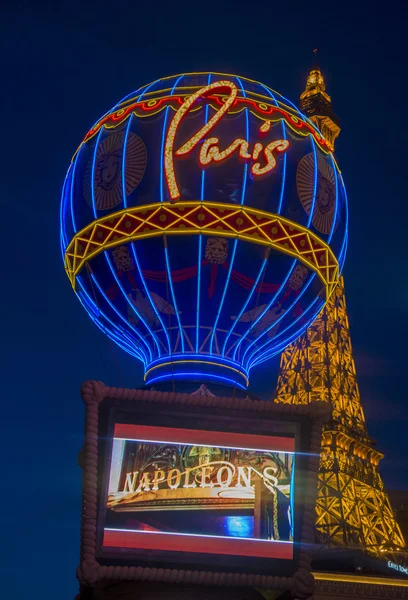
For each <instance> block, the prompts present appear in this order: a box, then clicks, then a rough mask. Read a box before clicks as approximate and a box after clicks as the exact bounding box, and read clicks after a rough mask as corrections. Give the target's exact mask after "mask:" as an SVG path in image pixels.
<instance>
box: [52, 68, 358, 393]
mask: <svg viewBox="0 0 408 600" xmlns="http://www.w3.org/2000/svg"><path fill="white" fill-rule="evenodd" d="M61 243H62V252H63V256H64V261H65V268H66V271H67V274H68V277H69V279H70V281H71V284H72V286H73V288H74V290H75V292H76V294H77V296H78V298H79V300H80V301H81V303H82V305H83V306H84V307H85V309H86V310H87V311H88V313H89V315H90V316H91V318H92V319H93V320H94V322H95V323H96V324H97V325H98V327H100V328H101V329H102V331H103V332H104V333H106V335H108V336H109V337H110V338H111V339H112V340H113V341H114V342H115V343H117V344H118V345H119V346H121V347H122V348H123V349H124V350H126V351H127V352H129V353H130V354H132V355H133V356H135V357H137V358H138V359H139V360H141V361H142V362H143V365H144V368H145V379H146V382H147V383H150V382H154V381H166V380H170V379H173V378H174V379H176V380H177V379H195V380H201V381H205V380H208V379H211V380H213V379H215V380H218V381H219V382H224V383H229V384H233V385H237V386H240V387H246V386H247V385H248V373H249V371H250V369H251V368H252V367H254V366H255V365H257V364H259V363H261V362H263V361H265V360H267V359H268V358H270V357H271V356H273V355H274V354H276V353H278V352H280V351H281V350H282V349H283V348H284V347H285V346H287V345H288V344H289V343H290V342H292V341H293V340H295V339H296V338H297V337H298V336H299V335H300V334H301V333H302V331H303V330H304V329H305V328H306V327H307V326H308V325H309V324H310V323H311V322H312V321H313V319H314V318H315V317H316V315H317V313H318V312H319V311H320V309H321V308H322V306H323V305H324V303H325V301H326V299H327V298H328V297H329V295H330V294H331V292H332V290H333V289H334V287H335V285H336V283H337V281H338V278H339V276H340V273H341V269H342V266H343V262H344V258H345V252H346V244H347V200H346V192H345V188H344V184H343V180H342V177H341V175H340V172H339V170H338V167H337V164H336V162H335V160H334V157H333V154H332V149H331V147H330V144H329V143H328V142H327V141H326V140H325V139H324V138H323V137H322V135H321V133H320V132H319V131H318V130H317V129H316V127H315V126H314V125H313V123H311V122H310V120H308V119H307V118H306V117H305V116H304V115H302V114H301V113H300V112H299V110H298V109H297V108H296V107H295V106H294V105H293V104H292V103H291V102H289V101H288V100H286V99H285V98H283V97H282V96H281V95H280V94H278V93H277V92H274V91H273V90H271V89H270V88H268V87H267V86H265V85H263V84H261V83H256V82H254V81H251V80H248V79H245V78H243V77H238V76H235V75H223V74H216V73H203V74H186V75H180V76H174V77H169V78H166V79H160V80H158V81H155V82H153V83H151V84H149V85H146V86H144V87H142V88H140V89H139V90H137V91H136V92H134V93H133V94H131V95H129V96H127V97H126V98H124V99H123V100H122V101H121V102H120V103H119V104H117V105H116V106H115V107H114V108H113V109H112V110H111V111H109V112H108V113H107V114H106V115H105V116H104V117H103V118H102V119H101V120H100V121H98V122H97V123H96V124H95V125H94V127H92V129H91V130H90V131H89V132H88V133H87V134H86V136H85V138H84V141H83V142H82V143H81V145H80V146H79V148H78V149H77V151H76V153H75V155H74V157H73V160H72V162H71V165H70V167H69V170H68V173H67V176H66V180H65V185H64V189H63V194H62V200H61Z"/></svg>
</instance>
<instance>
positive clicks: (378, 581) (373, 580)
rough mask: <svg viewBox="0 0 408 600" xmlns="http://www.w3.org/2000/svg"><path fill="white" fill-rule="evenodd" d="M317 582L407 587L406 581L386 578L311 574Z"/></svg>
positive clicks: (344, 574) (407, 582) (345, 574)
mask: <svg viewBox="0 0 408 600" xmlns="http://www.w3.org/2000/svg"><path fill="white" fill-rule="evenodd" d="M312 575H313V576H314V578H315V579H316V580H317V581H343V582H345V583H348V582H349V583H361V584H364V583H368V584H371V585H389V586H393V587H408V581H407V580H404V579H396V578H394V577H393V578H392V579H391V578H390V579H388V577H375V576H373V577H370V576H368V575H349V574H348V573H316V572H314V573H312Z"/></svg>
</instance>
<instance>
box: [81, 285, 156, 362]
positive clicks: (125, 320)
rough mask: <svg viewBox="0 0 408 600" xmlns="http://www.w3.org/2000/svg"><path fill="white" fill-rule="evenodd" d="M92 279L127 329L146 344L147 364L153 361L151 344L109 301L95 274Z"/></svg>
mask: <svg viewBox="0 0 408 600" xmlns="http://www.w3.org/2000/svg"><path fill="white" fill-rule="evenodd" d="M90 277H91V279H92V281H93V282H94V284H95V285H96V287H97V288H98V291H99V293H100V294H101V296H102V297H103V299H104V300H105V301H106V302H107V303H108V304H109V306H110V307H111V309H112V310H113V311H114V312H115V313H116V314H117V315H118V317H119V318H120V319H121V320H122V321H123V322H124V323H125V324H126V327H130V329H131V330H132V331H134V332H135V334H136V336H137V337H138V338H139V339H140V340H141V342H142V343H143V344H145V346H146V348H147V351H148V353H149V358H147V355H146V356H145V360H146V362H150V361H151V360H152V351H151V349H150V346H149V344H148V343H147V342H146V340H145V338H144V336H143V335H142V334H141V333H140V331H138V330H137V329H135V328H134V327H133V325H132V324H131V323H129V321H128V320H127V319H125V317H124V316H123V315H122V314H121V313H120V312H119V311H118V309H117V308H116V306H115V305H114V304H113V303H112V302H111V301H110V300H109V298H108V296H107V295H106V294H105V292H104V291H103V289H102V288H101V286H100V285H99V283H98V280H97V279H96V277H95V276H94V274H93V273H91V274H90ZM141 350H142V348H141ZM144 352H145V351H144V350H143V354H144Z"/></svg>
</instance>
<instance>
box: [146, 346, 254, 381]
mask: <svg viewBox="0 0 408 600" xmlns="http://www.w3.org/2000/svg"><path fill="white" fill-rule="evenodd" d="M206 358H207V359H208V360H210V361H214V362H217V363H219V364H220V366H221V367H222V366H223V365H231V366H232V367H234V368H235V369H237V370H239V371H242V373H243V374H244V375H248V371H246V370H245V369H244V368H243V366H242V365H241V364H240V363H237V362H234V361H232V360H229V359H228V358H223V357H220V356H217V357H214V356H212V355H211V354H193V353H190V352H185V353H184V354H169V355H168V356H161V357H160V359H157V358H156V359H153V360H152V362H150V363H149V365H148V368H149V369H150V368H151V367H153V366H155V365H161V364H162V363H163V362H166V361H174V362H177V360H194V359H197V360H200V361H202V362H203V363H204V364H205V362H206V360H205V359H206Z"/></svg>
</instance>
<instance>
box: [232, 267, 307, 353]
mask: <svg viewBox="0 0 408 600" xmlns="http://www.w3.org/2000/svg"><path fill="white" fill-rule="evenodd" d="M296 263H297V259H295V260H294V261H293V263H292V266H291V268H290V269H289V272H288V274H287V275H286V277H285V279H284V280H283V282H282V284H281V286H280V287H279V289H278V291H277V292H276V293H275V295H274V296H273V298H272V300H271V301H270V302H269V304H268V305H267V306H266V308H265V310H263V311H262V313H261V314H260V315H258V317H257V318H256V319H255V321H253V322H252V323H251V325H250V326H249V327H248V329H247V330H246V331H245V333H244V334H243V335H242V337H241V339H240V340H238V343H237V345H236V346H235V350H234V355H233V357H232V358H233V360H236V356H237V352H238V349H239V347H240V346H241V344H242V343H243V341H244V340H246V338H247V336H248V335H249V334H250V333H251V331H252V328H253V327H255V325H256V324H257V323H259V321H260V320H261V319H262V318H263V317H264V316H265V314H266V313H267V311H268V310H269V309H270V308H271V306H272V305H273V304H274V303H275V302H276V299H277V298H278V297H279V295H280V293H281V291H282V290H283V288H284V287H285V285H286V282H287V281H288V279H289V277H290V276H291V275H292V271H293V269H294V268H295V265H296ZM256 340H257V338H256V339H255V342H256ZM241 362H243V361H241Z"/></svg>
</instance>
